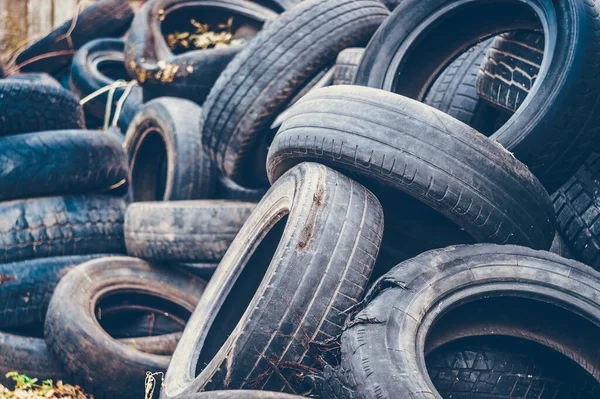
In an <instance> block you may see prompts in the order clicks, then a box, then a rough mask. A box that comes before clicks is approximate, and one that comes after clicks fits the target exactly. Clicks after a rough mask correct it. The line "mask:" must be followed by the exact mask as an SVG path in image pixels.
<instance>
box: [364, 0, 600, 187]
mask: <svg viewBox="0 0 600 399" xmlns="http://www.w3.org/2000/svg"><path fill="white" fill-rule="evenodd" d="M398 26H401V27H402V29H398ZM457 26H460V29H456V27H457ZM542 26H543V28H542ZM542 29H546V31H547V35H546V36H545V39H547V40H546V44H545V46H546V48H547V51H546V53H547V54H549V55H551V56H546V57H544V59H543V61H542V66H541V68H540V75H539V76H538V77H537V79H536V82H537V84H535V85H534V86H533V88H532V89H531V96H529V98H530V100H526V101H525V102H524V103H523V105H522V106H521V107H520V108H519V110H518V111H517V112H516V113H515V114H514V115H513V116H512V117H511V118H510V119H509V120H508V122H506V123H505V124H504V125H503V126H502V127H500V129H499V130H497V131H496V132H495V133H494V134H492V135H491V136H490V138H491V139H492V140H496V141H498V142H499V143H500V144H501V145H502V146H504V147H505V148H506V149H507V150H508V151H510V152H512V153H514V154H515V156H516V157H517V159H519V160H520V161H521V162H523V163H524V164H525V165H527V166H528V167H529V169H530V170H531V171H532V172H533V174H534V175H535V176H536V177H537V178H538V179H540V181H541V182H542V184H544V187H546V189H547V190H548V191H549V192H553V191H554V190H556V189H558V188H559V187H560V186H561V185H562V184H563V183H564V182H566V181H567V180H568V179H569V178H570V177H571V176H572V175H573V173H575V172H576V171H577V169H578V168H579V167H580V166H581V164H583V162H584V161H585V160H586V158H587V157H588V156H589V154H590V153H591V151H592V149H593V148H594V144H595V142H596V141H597V138H598V135H599V134H600V101H599V99H600V84H599V81H600V62H599V61H598V59H599V56H600V5H599V4H598V3H596V2H594V1H592V0H583V1H582V0H556V1H546V0H523V1H519V2H489V1H487V0H475V1H471V0H458V1H457V0H425V1H424V0H405V1H402V2H401V4H400V5H399V6H398V7H397V8H396V9H395V10H394V11H393V13H392V15H391V16H390V18H388V19H387V20H386V21H385V23H384V24H383V25H382V26H381V27H380V29H379V30H378V31H377V33H376V34H375V35H374V36H373V39H372V40H371V41H370V42H369V45H368V46H367V48H366V50H365V54H364V56H363V59H362V61H361V64H360V65H359V68H358V72H357V75H356V79H355V84H357V85H361V86H369V87H374V88H378V89H384V90H387V91H392V92H396V93H398V94H402V95H404V96H407V97H410V98H413V99H416V100H419V101H421V100H422V99H423V98H424V97H425V95H426V94H427V90H428V88H429V85H430V82H432V81H433V79H435V78H436V76H437V75H438V71H439V70H440V68H443V67H444V66H445V65H448V64H449V63H450V62H451V61H452V60H453V59H454V58H455V57H457V56H458V55H459V54H460V53H461V52H462V51H463V49H465V48H469V47H470V46H472V45H474V44H476V43H477V42H479V41H481V40H483V39H485V38H487V37H489V36H493V35H496V34H499V33H502V32H507V31H512V30H534V31H541V30H542ZM432 49H435V51H432Z"/></svg>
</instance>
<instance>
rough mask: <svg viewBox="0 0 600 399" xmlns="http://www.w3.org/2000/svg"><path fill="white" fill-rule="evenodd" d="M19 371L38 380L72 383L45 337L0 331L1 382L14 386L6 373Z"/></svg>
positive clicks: (7, 385)
mask: <svg viewBox="0 0 600 399" xmlns="http://www.w3.org/2000/svg"><path fill="white" fill-rule="evenodd" d="M11 371H18V372H19V373H22V374H26V375H27V376H29V377H31V378H37V379H38V381H44V380H48V379H50V380H52V381H53V382H56V381H59V380H62V381H64V383H65V384H68V383H70V382H71V381H69V378H68V376H67V375H66V374H65V373H64V372H63V369H62V365H61V364H60V361H59V360H58V359H56V358H55V357H54V356H52V354H51V353H50V352H49V351H48V347H47V346H46V342H44V339H43V338H37V337H26V336H21V335H16V334H11V333H6V332H2V331H0V384H2V385H4V386H6V387H12V386H13V385H14V384H13V382H12V380H11V379H8V378H6V373H9V372H11Z"/></svg>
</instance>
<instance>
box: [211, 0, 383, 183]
mask: <svg viewBox="0 0 600 399" xmlns="http://www.w3.org/2000/svg"><path fill="white" fill-rule="evenodd" d="M388 14H389V12H388V10H387V9H386V8H385V7H384V6H383V5H382V4H381V3H380V2H378V1H376V0H357V1H354V0H328V1H321V0H307V1H303V2H302V3H301V4H299V5H298V6H296V7H294V8H293V9H291V10H290V11H288V12H286V13H284V14H282V15H281V17H280V18H278V19H277V20H275V21H273V22H272V23H271V24H269V26H268V27H267V28H265V29H264V30H262V31H261V32H260V33H259V34H258V35H257V36H256V38H254V39H253V40H252V41H251V42H250V43H248V45H247V46H245V47H244V49H243V50H242V51H241V52H240V54H239V55H238V56H236V57H235V59H234V61H232V62H231V63H230V64H229V65H228V66H227V68H226V69H225V70H224V71H223V73H222V74H221V76H220V77H219V79H218V80H217V82H216V83H215V86H214V87H213V89H212V90H211V92H210V95H209V96H208V98H207V99H206V103H205V105H204V112H205V114H204V132H203V135H202V143H203V144H204V147H205V148H206V149H207V151H208V152H209V154H210V156H211V159H213V161H214V162H215V165H216V167H217V168H218V169H219V170H220V171H221V173H222V174H223V175H224V176H226V177H228V178H230V179H231V180H233V181H235V182H236V183H238V184H240V185H242V186H244V187H261V186H267V185H268V181H267V179H266V174H265V170H264V169H263V168H264V164H265V158H266V148H267V146H268V145H269V142H270V139H271V137H269V136H270V132H271V130H270V127H271V125H272V123H273V122H274V120H275V118H276V117H277V115H278V114H280V113H281V112H283V111H284V110H285V108H286V107H287V106H288V105H289V103H290V101H291V100H292V99H293V98H294V96H295V95H296V94H297V93H298V92H299V91H300V90H301V89H302V88H303V87H304V86H306V84H307V83H308V82H309V81H311V79H312V78H313V77H314V76H315V75H317V74H318V73H319V72H321V71H322V70H323V69H324V68H327V67H328V66H330V65H333V63H334V62H335V58H336V57H337V55H338V53H339V52H340V51H342V50H343V49H344V48H348V47H357V46H358V47H359V46H364V45H365V44H366V43H367V41H368V40H369V39H370V37H371V35H372V34H373V32H375V30H376V29H377V27H378V26H379V24H381V22H382V21H383V20H384V18H385V17H386V16H387V15H388Z"/></svg>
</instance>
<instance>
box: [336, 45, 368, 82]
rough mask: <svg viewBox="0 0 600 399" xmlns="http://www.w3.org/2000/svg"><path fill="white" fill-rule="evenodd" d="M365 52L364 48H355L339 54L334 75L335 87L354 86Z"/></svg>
mask: <svg viewBox="0 0 600 399" xmlns="http://www.w3.org/2000/svg"><path fill="white" fill-rule="evenodd" d="M364 52H365V49H364V48H363V47H353V48H347V49H344V50H342V51H341V52H340V53H339V54H338V56H337V59H336V60H335V71H334V73H333V85H334V86H337V85H350V84H352V81H353V80H354V75H356V70H357V69H358V64H360V59H361V58H362V55H363V53H364Z"/></svg>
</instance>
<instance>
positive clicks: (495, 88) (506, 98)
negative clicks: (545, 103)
mask: <svg viewBox="0 0 600 399" xmlns="http://www.w3.org/2000/svg"><path fill="white" fill-rule="evenodd" d="M543 57H544V35H543V34H542V33H537V32H527V31H520V32H509V33H505V34H502V35H499V36H498V37H496V38H495V39H494V40H493V42H492V45H491V46H490V48H489V49H488V50H487V54H486V57H485V60H484V61H483V62H482V63H481V69H480V71H479V74H478V77H477V94H478V95H479V97H481V99H483V100H485V101H487V102H488V103H490V104H492V105H494V106H496V107H499V108H501V109H503V110H504V111H508V112H510V113H513V112H515V111H516V110H517V109H518V108H519V107H520V106H521V104H523V101H525V98H526V97H527V95H528V94H529V92H530V91H531V89H532V88H533V84H534V83H535V80H536V78H537V76H538V74H539V72H540V66H541V65H542V59H543Z"/></svg>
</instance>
